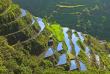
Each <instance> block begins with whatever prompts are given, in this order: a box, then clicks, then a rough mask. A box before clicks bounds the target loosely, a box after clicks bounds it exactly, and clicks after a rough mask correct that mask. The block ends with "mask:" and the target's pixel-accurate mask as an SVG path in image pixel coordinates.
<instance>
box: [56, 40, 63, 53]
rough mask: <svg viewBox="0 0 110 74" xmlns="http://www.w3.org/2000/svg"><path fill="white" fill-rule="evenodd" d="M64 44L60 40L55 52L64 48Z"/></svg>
mask: <svg viewBox="0 0 110 74" xmlns="http://www.w3.org/2000/svg"><path fill="white" fill-rule="evenodd" d="M62 45H63V44H62V42H59V44H58V47H57V49H56V50H55V52H57V51H60V50H62V49H63V47H62Z"/></svg>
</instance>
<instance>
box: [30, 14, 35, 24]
mask: <svg viewBox="0 0 110 74" xmlns="http://www.w3.org/2000/svg"><path fill="white" fill-rule="evenodd" d="M31 18H32V25H33V24H34V22H35V20H34V18H33V16H32V15H31Z"/></svg>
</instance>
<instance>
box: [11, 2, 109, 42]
mask: <svg viewBox="0 0 110 74" xmlns="http://www.w3.org/2000/svg"><path fill="white" fill-rule="evenodd" d="M13 2H14V3H18V4H19V5H20V6H21V7H22V8H25V9H27V10H29V11H30V12H31V13H33V14H34V15H35V16H39V17H44V16H47V20H49V21H50V22H54V21H56V22H57V23H58V24H61V25H62V26H64V27H65V26H66V27H69V28H71V29H73V28H74V29H76V30H77V31H80V32H83V33H88V34H90V35H92V36H94V37H97V38H98V39H101V40H107V41H110V32H109V29H110V24H109V23H110V22H109V20H110V18H109V16H110V13H109V11H110V9H109V7H110V4H109V3H110V1H109V0H106V1H105V0H84V1H82V0H68V1H67V0H51V1H50V0H40V1H39V0H35V1H34V0H32V1H30V0H13ZM31 4H33V5H31ZM39 12H40V13H39ZM36 13H37V14H36Z"/></svg>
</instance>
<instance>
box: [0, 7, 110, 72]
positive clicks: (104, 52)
mask: <svg viewBox="0 0 110 74" xmlns="http://www.w3.org/2000/svg"><path fill="white" fill-rule="evenodd" d="M7 11H8V12H7V13H5V14H2V13H1V14H2V16H6V15H11V13H13V15H15V16H16V17H14V19H13V18H10V16H7V17H5V19H2V18H4V17H1V16H0V18H1V19H2V21H1V22H2V24H0V38H2V37H4V38H6V40H7V41H8V43H6V44H7V48H9V47H10V48H12V50H6V52H11V53H10V54H8V55H5V54H2V57H3V56H4V57H5V56H11V55H13V54H14V56H11V57H7V58H8V59H7V58H6V59H7V60H10V58H11V59H12V57H14V58H16V59H15V60H14V61H16V64H17V67H16V68H17V69H16V70H15V69H14V68H13V73H16V71H19V70H18V69H21V68H22V66H23V65H22V62H23V63H26V62H27V61H26V60H28V59H29V58H30V57H32V56H33V57H35V56H37V58H36V59H35V58H33V59H34V61H33V62H32V60H31V62H30V61H28V62H29V63H31V65H30V66H31V68H32V69H33V68H36V65H34V64H37V65H38V66H39V67H37V70H39V69H38V68H41V70H44V67H43V66H45V65H46V64H49V66H50V65H51V64H52V66H51V68H53V69H54V68H55V69H60V70H61V71H62V72H63V70H64V71H67V72H71V73H73V72H72V71H92V70H97V71H98V70H99V71H101V70H103V71H106V70H107V71H109V69H110V60H109V59H110V57H109V52H108V51H109V47H108V46H107V42H106V41H102V42H101V43H100V41H99V40H96V38H94V37H92V36H90V35H88V34H83V33H81V32H77V31H76V30H74V29H69V28H68V27H61V26H60V25H59V24H51V23H48V22H47V21H46V19H42V18H39V17H35V16H33V15H32V14H30V13H29V12H28V11H26V10H24V9H22V8H20V7H19V6H17V5H13V6H11V9H10V10H8V9H7ZM18 11H19V12H18ZM14 12H18V13H17V14H14ZM6 19H10V20H7V21H6V22H3V21H5V20H6ZM12 19H13V20H12ZM2 44H4V43H3V42H2V41H1V42H0V45H1V46H2ZM0 51H2V52H3V53H5V51H4V50H2V49H1V48H0ZM12 52H13V53H12ZM0 53H1V52H0ZM6 54H7V53H6ZM18 54H19V56H17V55H18ZM20 56H24V57H23V58H22V57H20ZM27 56H28V59H26V58H25V57H27ZM105 57H106V58H105ZM0 59H1V58H0ZM6 59H5V60H6ZM42 59H43V60H48V61H47V63H46V64H45V63H44V62H45V61H42V62H41V64H40V63H38V62H36V60H38V61H41V60H42ZM24 60H25V61H24ZM29 63H28V64H29ZM9 64H10V63H9ZM28 64H24V66H28ZM42 64H45V65H43V66H40V65H42ZM1 65H5V66H6V68H7V69H8V67H7V66H8V65H7V63H5V64H1ZM12 66H13V63H12ZM18 66H20V68H19V67H18ZM42 68H43V69H42ZM3 69H4V68H3ZM45 69H47V68H45ZM48 69H50V67H49V68H48ZM22 70H23V69H22ZM25 70H26V71H24V70H23V71H24V72H23V73H26V72H27V71H28V70H27V68H25ZM0 72H2V71H1V67H0ZM7 72H8V71H7ZM10 73H11V72H10ZM18 73H19V72H18ZM30 73H31V72H30ZM36 73H37V72H36Z"/></svg>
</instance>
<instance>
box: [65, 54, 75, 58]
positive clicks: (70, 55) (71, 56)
mask: <svg viewBox="0 0 110 74" xmlns="http://www.w3.org/2000/svg"><path fill="white" fill-rule="evenodd" d="M67 54H68V56H69V59H74V58H75V57H74V56H73V55H72V54H71V53H67Z"/></svg>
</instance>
